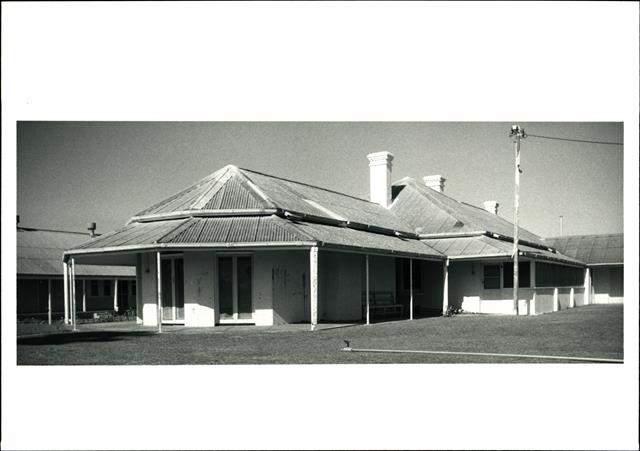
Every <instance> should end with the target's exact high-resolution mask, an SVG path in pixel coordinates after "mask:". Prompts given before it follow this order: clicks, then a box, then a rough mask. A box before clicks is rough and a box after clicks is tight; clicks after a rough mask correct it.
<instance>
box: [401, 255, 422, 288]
mask: <svg viewBox="0 0 640 451" xmlns="http://www.w3.org/2000/svg"><path fill="white" fill-rule="evenodd" d="M401 261H402V289H403V290H407V291H408V290H409V289H410V288H411V278H410V277H409V272H410V268H411V262H410V261H409V259H408V258H403V259H402V260H401ZM421 274H422V270H421V261H420V260H414V261H413V289H414V290H421V289H422V277H421Z"/></svg>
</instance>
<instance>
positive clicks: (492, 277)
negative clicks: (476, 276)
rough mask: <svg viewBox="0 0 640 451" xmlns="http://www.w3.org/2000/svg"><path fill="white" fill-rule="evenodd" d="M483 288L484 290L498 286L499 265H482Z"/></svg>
mask: <svg viewBox="0 0 640 451" xmlns="http://www.w3.org/2000/svg"><path fill="white" fill-rule="evenodd" d="M484 288H485V290H492V289H498V288H500V265H485V266H484Z"/></svg>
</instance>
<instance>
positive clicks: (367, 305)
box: [364, 254, 369, 325]
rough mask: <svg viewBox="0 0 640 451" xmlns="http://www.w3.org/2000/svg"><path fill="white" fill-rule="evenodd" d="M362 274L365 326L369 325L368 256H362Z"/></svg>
mask: <svg viewBox="0 0 640 451" xmlns="http://www.w3.org/2000/svg"><path fill="white" fill-rule="evenodd" d="M364 269H365V271H364V273H365V302H366V304H365V306H366V307H365V308H366V318H367V323H366V324H367V325H369V254H366V255H365V256H364Z"/></svg>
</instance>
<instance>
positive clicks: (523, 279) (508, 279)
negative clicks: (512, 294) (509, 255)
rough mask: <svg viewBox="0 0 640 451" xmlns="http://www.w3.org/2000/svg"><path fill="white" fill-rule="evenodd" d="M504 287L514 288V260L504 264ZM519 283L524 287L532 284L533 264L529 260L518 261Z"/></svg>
mask: <svg viewBox="0 0 640 451" xmlns="http://www.w3.org/2000/svg"><path fill="white" fill-rule="evenodd" d="M502 274H503V276H502V279H503V280H504V285H503V286H504V288H513V262H506V263H504V264H503V265H502ZM518 285H519V286H520V287H523V288H528V287H530V286H531V265H530V263H529V262H518Z"/></svg>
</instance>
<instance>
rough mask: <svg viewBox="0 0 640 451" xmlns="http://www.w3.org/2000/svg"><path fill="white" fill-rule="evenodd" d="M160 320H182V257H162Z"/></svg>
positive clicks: (168, 321)
mask: <svg viewBox="0 0 640 451" xmlns="http://www.w3.org/2000/svg"><path fill="white" fill-rule="evenodd" d="M160 270H161V272H162V274H161V276H162V321H163V322H167V323H171V322H184V263H183V260H182V258H176V257H169V258H163V259H162V263H161V268H160Z"/></svg>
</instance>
